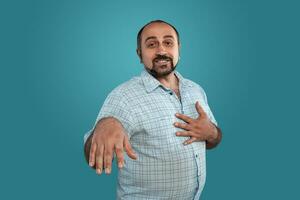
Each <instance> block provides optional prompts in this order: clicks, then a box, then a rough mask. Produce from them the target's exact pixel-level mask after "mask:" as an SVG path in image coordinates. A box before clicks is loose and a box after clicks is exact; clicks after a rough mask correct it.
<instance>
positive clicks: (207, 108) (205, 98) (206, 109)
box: [198, 85, 218, 126]
mask: <svg viewBox="0 0 300 200" xmlns="http://www.w3.org/2000/svg"><path fill="white" fill-rule="evenodd" d="M198 86H199V85H198ZM199 89H200V91H201V93H202V95H203V98H204V103H205V108H204V110H205V111H206V113H207V115H208V118H209V119H210V121H211V122H212V123H214V124H215V125H216V126H218V122H217V121H216V119H215V117H214V115H213V113H212V111H211V109H210V107H209V105H208V101H207V96H206V94H205V91H204V89H203V88H202V87H201V86H199Z"/></svg>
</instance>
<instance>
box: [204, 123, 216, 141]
mask: <svg viewBox="0 0 300 200" xmlns="http://www.w3.org/2000/svg"><path fill="white" fill-rule="evenodd" d="M211 126H212V131H211V133H210V134H209V136H208V138H207V140H206V141H207V142H209V143H215V141H216V140H217V139H218V136H219V133H218V129H217V127H216V126H215V125H214V124H213V123H211Z"/></svg>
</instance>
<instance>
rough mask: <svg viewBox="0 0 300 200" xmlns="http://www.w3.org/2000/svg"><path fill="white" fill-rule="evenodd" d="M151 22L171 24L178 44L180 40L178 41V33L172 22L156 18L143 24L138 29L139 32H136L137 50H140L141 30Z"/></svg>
mask: <svg viewBox="0 0 300 200" xmlns="http://www.w3.org/2000/svg"><path fill="white" fill-rule="evenodd" d="M152 23H164V24H167V25H169V26H171V27H172V28H173V29H174V31H175V32H176V35H177V41H178V44H179V43H180V42H179V33H178V31H177V30H176V28H175V27H174V26H173V25H172V24H170V23H168V22H166V21H163V20H160V19H157V20H153V21H151V22H148V23H147V24H145V25H144V26H143V27H142V28H141V29H140V30H139V32H138V34H137V49H138V50H139V51H140V50H141V44H142V32H143V30H144V29H145V27H146V26H148V25H149V24H152Z"/></svg>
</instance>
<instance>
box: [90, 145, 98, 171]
mask: <svg viewBox="0 0 300 200" xmlns="http://www.w3.org/2000/svg"><path fill="white" fill-rule="evenodd" d="M96 149H97V144H96V143H94V142H92V144H91V149H90V155H89V165H90V166H91V167H93V166H94V165H95V154H96Z"/></svg>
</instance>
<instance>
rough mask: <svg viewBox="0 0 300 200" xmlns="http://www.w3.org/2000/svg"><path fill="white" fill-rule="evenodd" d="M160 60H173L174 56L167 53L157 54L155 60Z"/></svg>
mask: <svg viewBox="0 0 300 200" xmlns="http://www.w3.org/2000/svg"><path fill="white" fill-rule="evenodd" d="M159 60H170V61H172V58H171V57H169V56H166V55H157V56H156V57H155V58H154V59H153V61H159Z"/></svg>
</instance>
